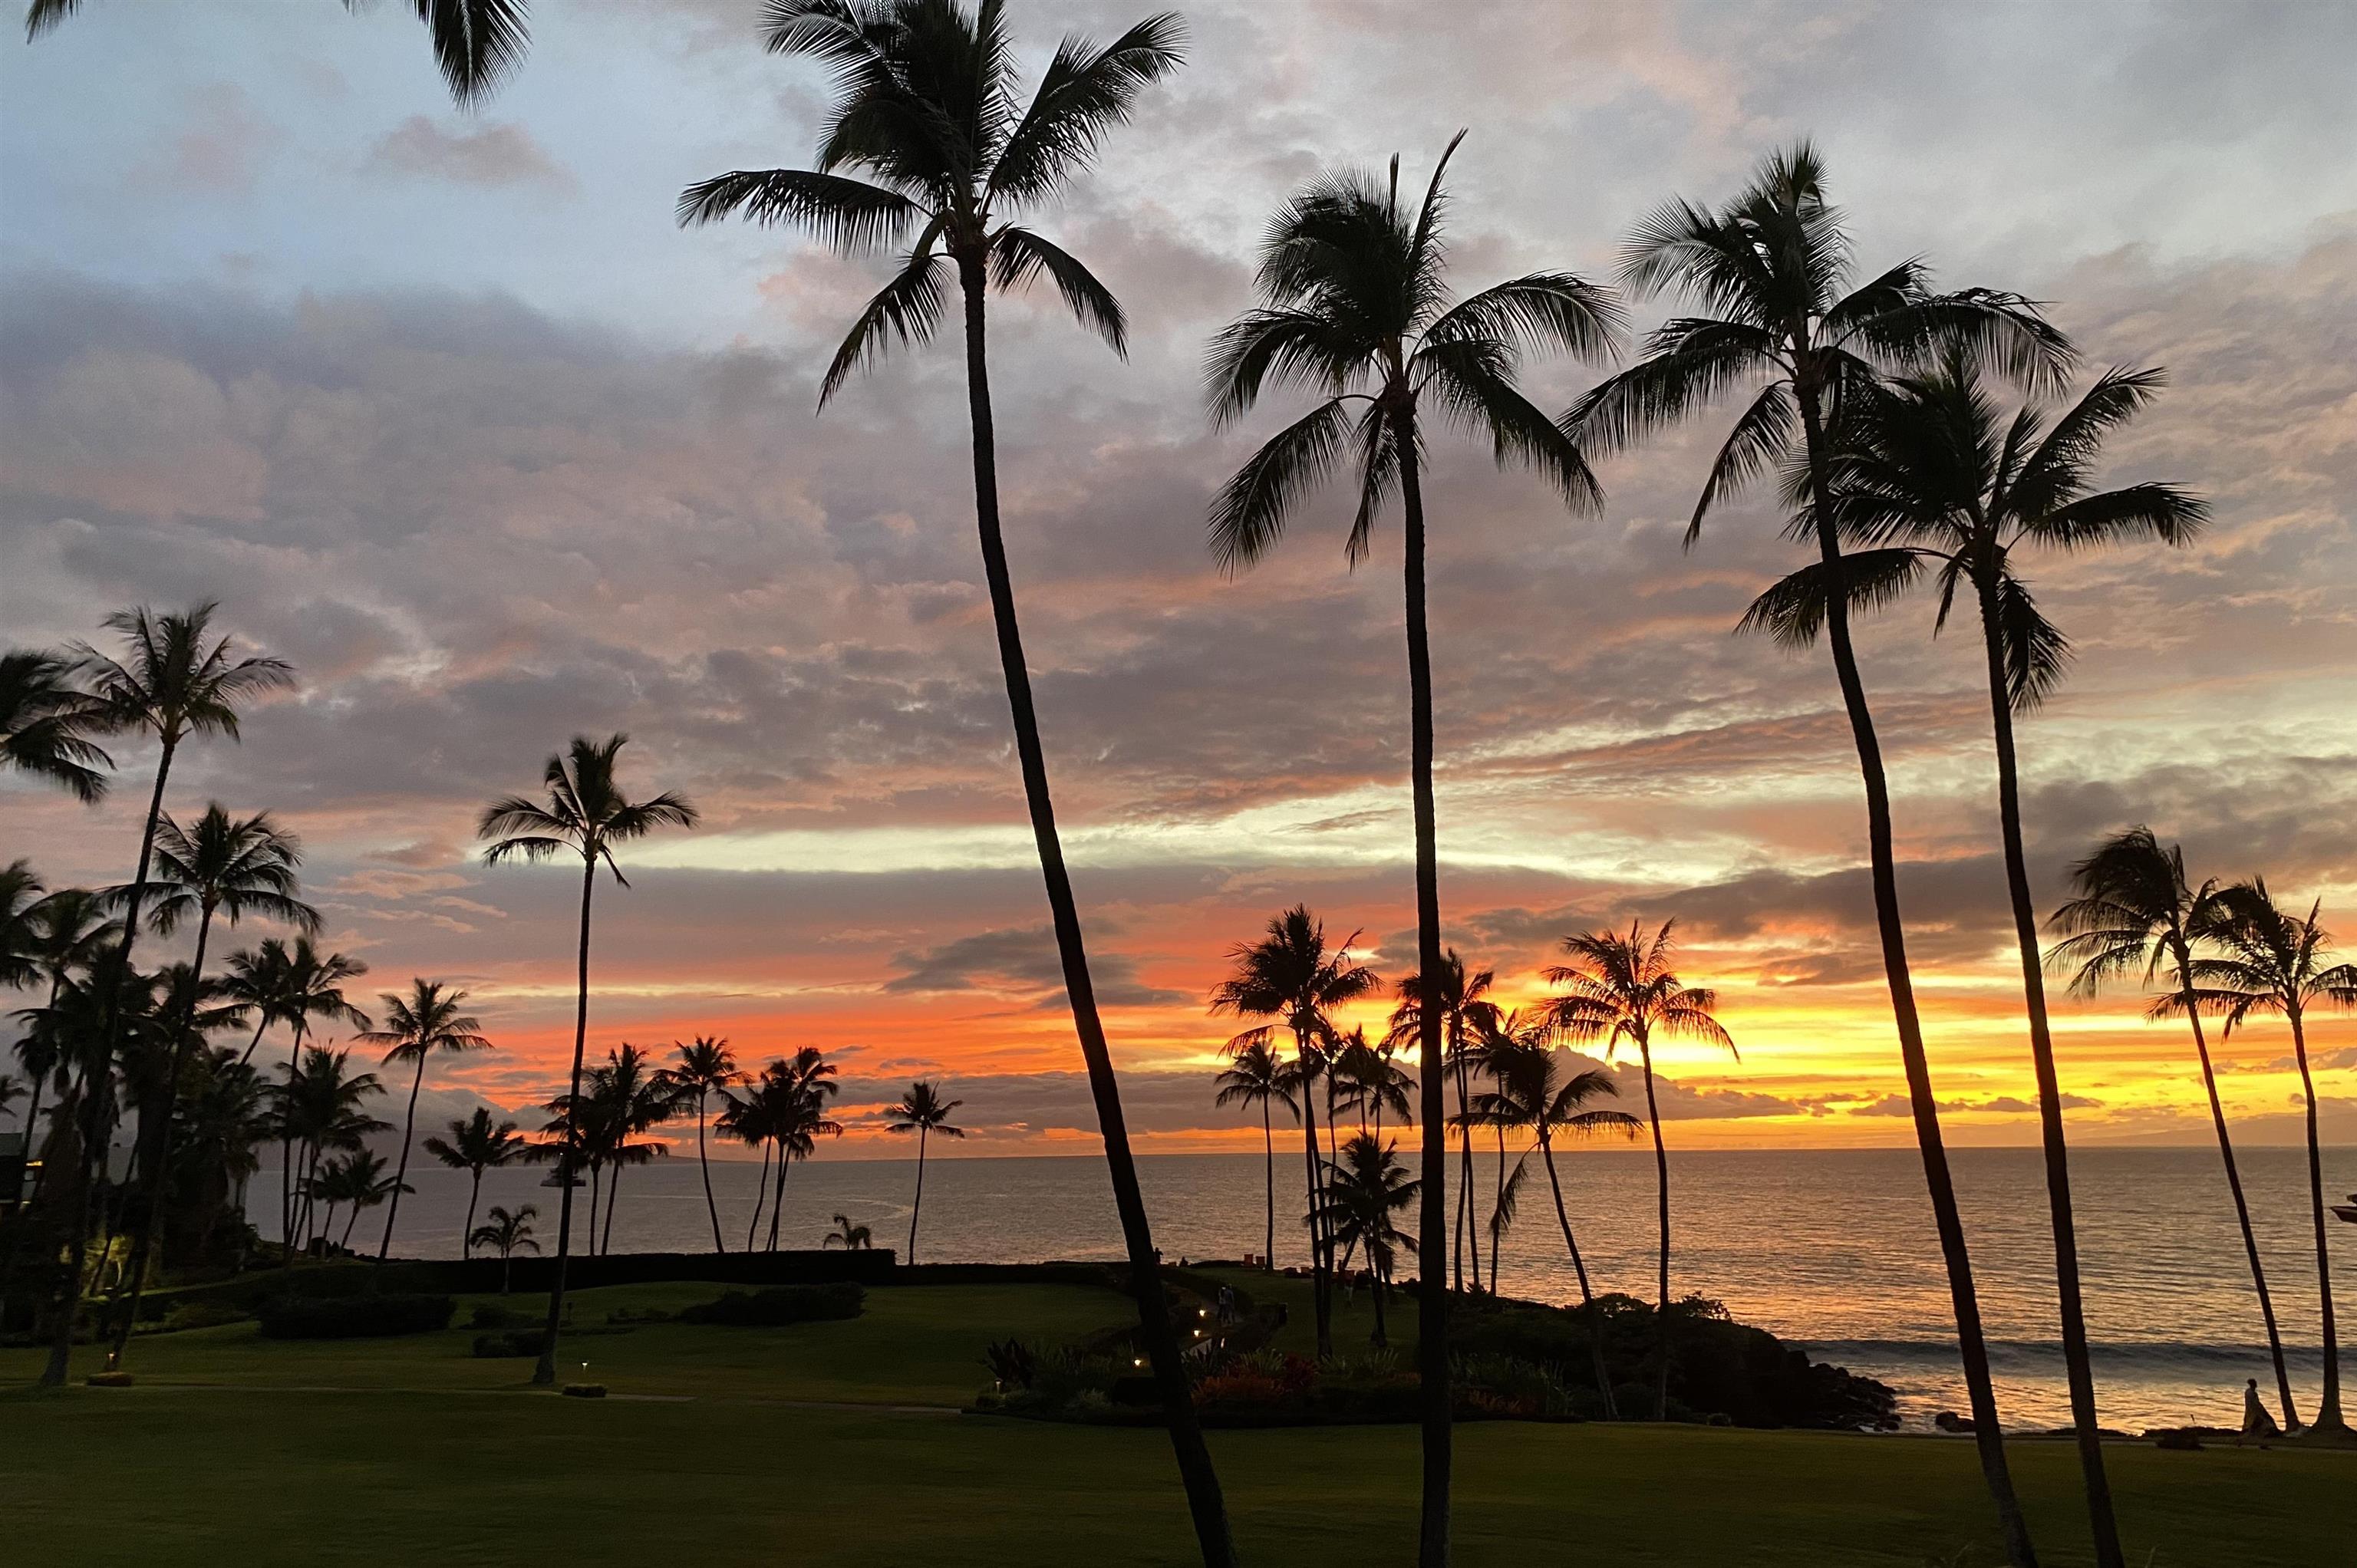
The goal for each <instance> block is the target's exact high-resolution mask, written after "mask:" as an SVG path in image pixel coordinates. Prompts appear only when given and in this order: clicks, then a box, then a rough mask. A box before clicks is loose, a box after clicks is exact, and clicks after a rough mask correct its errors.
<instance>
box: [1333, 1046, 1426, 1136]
mask: <svg viewBox="0 0 2357 1568" xmlns="http://www.w3.org/2000/svg"><path fill="white" fill-rule="evenodd" d="M1391 1045H1392V1042H1391V1041H1390V1040H1388V1039H1386V1040H1385V1041H1384V1042H1383V1045H1380V1046H1378V1045H1374V1044H1372V1043H1371V1042H1370V1041H1369V1040H1368V1038H1367V1031H1366V1030H1365V1029H1363V1028H1359V1029H1353V1030H1351V1032H1350V1033H1349V1034H1348V1035H1345V1036H1343V1037H1342V1043H1341V1047H1340V1049H1339V1050H1337V1051H1336V1052H1335V1053H1334V1061H1333V1065H1332V1067H1331V1068H1330V1069H1329V1070H1328V1072H1327V1080H1328V1081H1329V1082H1330V1083H1334V1084H1338V1085H1340V1100H1341V1102H1342V1103H1343V1104H1344V1105H1347V1106H1349V1107H1350V1108H1351V1112H1353V1113H1355V1114H1356V1115H1357V1116H1358V1118H1359V1131H1360V1132H1361V1133H1365V1132H1368V1131H1369V1128H1370V1122H1371V1121H1372V1135H1373V1137H1374V1138H1375V1140H1376V1142H1378V1143H1380V1142H1382V1141H1383V1112H1385V1111H1390V1112H1392V1113H1393V1114H1394V1115H1395V1116H1397V1117H1398V1118H1399V1119H1400V1120H1401V1121H1403V1122H1410V1121H1414V1120H1415V1117H1414V1116H1413V1115H1412V1114H1411V1112H1410V1111H1409V1103H1410V1101H1409V1099H1408V1092H1409V1090H1412V1089H1413V1088H1415V1080H1414V1079H1411V1078H1409V1077H1408V1075H1407V1074H1406V1073H1405V1071H1403V1070H1402V1069H1401V1068H1400V1065H1399V1064H1398V1063H1397V1062H1395V1061H1394V1060H1392V1054H1391V1048H1390V1047H1391Z"/></svg>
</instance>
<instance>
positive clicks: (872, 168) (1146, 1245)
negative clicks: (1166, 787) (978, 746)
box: [679, 0, 1235, 1565]
mask: <svg viewBox="0 0 2357 1568" xmlns="http://www.w3.org/2000/svg"><path fill="white" fill-rule="evenodd" d="M764 33H765V36H766V40H767V42H768V44H769V47H770V50H771V52H773V53H778V54H789V55H808V56H813V57H815V58H817V59H821V60H823V61H824V62H826V63H827V64H828V65H830V66H832V67H833V68H834V88H835V93H836V102H835V104H834V113H832V115H831V116H830V117H829V119H828V121H827V130H826V134H825V137H824V140H823V145H821V147H820V149H819V153H818V159H817V161H818V168H817V169H816V170H802V169H783V168H780V169H752V170H737V171H735V172H733V173H729V174H725V175H721V176H718V177H716V178H713V179H708V180H705V181H704V182H703V183H701V184H699V185H695V186H691V187H690V188H688V189H687V190H686V191H685V192H683V194H682V195H681V197H680V203H679V216H680V220H681V222H683V223H687V224H696V223H708V222H712V221H715V220H719V219H723V218H726V217H727V216H729V215H730V214H732V213H737V212H742V213H744V214H746V215H747V216H748V217H750V218H752V219H754V220H757V221H760V222H765V223H778V222H791V223H795V224H798V225H801V226H802V227H804V228H807V229H809V230H810V231H813V233H815V234H816V235H817V236H818V237H819V239H820V240H821V241H822V242H824V243H826V244H827V245H828V246H830V247H831V248H832V249H834V250H835V251H836V252H840V253H844V254H850V255H863V254H868V253H873V252H877V251H879V250H883V249H886V248H888V247H890V246H894V245H897V244H898V243H899V242H900V241H901V240H902V239H903V238H904V237H906V236H907V235H909V233H910V232H911V231H914V234H915V240H914V242H912V243H911V245H910V248H909V252H907V254H906V256H905V257H904V258H902V261H901V264H900V270H899V273H898V274H896V275H895V276H894V277H893V279H892V281H891V282H889V283H888V284H886V285H884V287H883V288H882V289H881V290H879V291H878V292H877V295H876V296H875V297H874V298H873V299H871V300H870V301H869V302H868V304H867V306H866V308H865V309H864V310H862V311H861V312H860V315H859V317H858V319H857V320H856V322H854V323H853V325H852V328H851V330H850V332H849V333H848V334H847V335H846V336H845V338H844V340H843V344H842V346H841V347H840V348H838V349H836V350H835V354H834V360H833V361H832V362H831V363H830V364H829V365H828V367H827V370H826V373H825V375H824V376H823V378H822V380H821V381H820V384H819V403H820V406H821V407H822V408H823V407H824V405H825V403H826V401H827V400H828V398H830V397H831V396H833V395H834V392H836V391H837V390H839V389H840V388H841V387H842V385H843V384H844V382H845V381H846V380H847V379H848V378H849V376H850V375H851V373H852V372H853V371H856V370H858V369H860V368H862V367H864V366H866V365H868V364H871V363H873V362H874V361H875V360H877V358H878V357H880V356H881V355H882V354H883V353H884V352H885V351H886V350H887V349H889V348H890V347H891V346H892V345H893V344H894V343H896V342H897V343H899V344H900V345H903V346H909V345H915V344H921V343H923V342H926V341H928V340H929V339H931V337H932V336H933V333H934V331H935V330H936V329H937V328H939V327H940V325H941V322H942V315H943V312H944V310H945V309H946V307H947V306H948V304H949V297H950V280H951V276H952V274H954V276H955V280H956V285H957V289H958V293H959V295H960V296H961V301H962V304H963V318H964V329H965V331H964V337H965V370H966V400H967V410H968V414H967V417H968V421H969V423H970V424H971V426H972V432H973V439H974V522H975V527H976V531H977V532H978V533H979V535H980V542H981V547H982V560H983V573H984V576H985V580H986V582H987V584H988V586H989V591H990V606H991V617H992V621H993V624H994V626H995V628H996V632H997V637H998V654H999V665H1000V668H1001V670H1002V671H1003V673H1004V676H1005V679H1006V698H1007V705H1008V707H1009V709H1010V710H1011V716H1012V718H1013V720H1014V728H1015V749H1016V756H1017V761H1018V763H1019V765H1020V768H1021V771H1022V775H1023V793H1024V799H1025V801H1026V803H1027V805H1028V809H1029V813H1030V818H1031V831H1032V836H1033V837H1034V839H1035V840H1036V841H1037V842H1038V845H1039V869H1040V874H1041V876H1042V878H1043V879H1044V881H1045V883H1046V886H1047V894H1048V904H1049V911H1050V914H1051V917H1052V921H1053V925H1054V929H1055V933H1056V947H1057V952H1058V955H1059V957H1060V961H1061V965H1062V969H1063V974H1064V991H1065V994H1066V996H1067V998H1068V999H1069V1001H1070V1003H1071V1009H1072V1022H1073V1027H1074V1032H1075V1033H1076V1034H1077V1035H1078V1036H1079V1039H1080V1047H1081V1055H1082V1058H1083V1060H1084V1061H1085V1062H1086V1064H1087V1067H1088V1073H1089V1088H1090V1092H1091V1095H1092V1098H1093V1099H1094V1101H1095V1104H1096V1112H1097V1124H1098V1127H1099V1129H1100V1130H1101V1131H1102V1133H1103V1137H1104V1142H1105V1159H1106V1164H1107V1165H1108V1166H1109V1167H1110V1174H1111V1176H1112V1180H1113V1189H1114V1206H1115V1208H1117V1209H1118V1210H1119V1212H1120V1216H1121V1225H1122V1234H1123V1238H1124V1240H1125V1244H1126V1248H1127V1251H1128V1253H1129V1262H1130V1275H1131V1280H1132V1283H1133V1286H1134V1288H1135V1293H1136V1296H1137V1311H1138V1326H1139V1331H1140V1333H1141V1335H1142V1336H1143V1337H1144V1339H1145V1343H1146V1348H1147V1351H1148V1357H1149V1359H1150V1360H1151V1361H1152V1363H1153V1368H1154V1376H1155V1380H1156V1385H1157V1391H1158V1392H1159V1394H1160V1397H1161V1401H1162V1407H1163V1409H1164V1411H1165V1412H1167V1413H1168V1427H1169V1432H1170V1440H1171V1444H1172V1447H1173V1449H1174V1451H1175V1452H1176V1454H1177V1455H1178V1460H1179V1475H1180V1478H1181V1480H1182V1482H1183V1483H1184V1485H1185V1487H1186V1492H1187V1500H1188V1507H1189V1511H1190V1513H1191V1515H1192V1517H1193V1520H1194V1525H1195V1532H1196V1535H1197V1536H1198V1538H1199V1539H1200V1544H1201V1547H1202V1552H1203V1557H1204V1561H1205V1562H1206V1563H1209V1564H1219V1565H1224V1564H1226V1563H1231V1562H1232V1561H1233V1560H1234V1556H1235V1549H1234V1546H1233V1544H1232V1542H1231V1541H1230V1539H1229V1535H1228V1526H1227V1511H1226V1506H1225V1504H1224V1503H1223V1502H1222V1500H1221V1497H1220V1487H1219V1478H1218V1476H1217V1474H1216V1472H1215V1471H1214V1470H1213V1468H1212V1466H1211V1453H1210V1450H1209V1449H1207V1448H1206V1447H1205V1446H1204V1444H1203V1441H1202V1437H1201V1434H1200V1430H1199V1427H1198V1423H1197V1422H1196V1419H1195V1414H1194V1406H1193V1402H1192V1400H1191V1398H1190V1396H1189V1392H1188V1387H1187V1375H1186V1370H1185V1369H1184V1368H1183V1367H1182V1366H1181V1365H1180V1364H1179V1343H1178V1337H1177V1335H1176V1334H1175V1332H1174V1331H1173V1330H1172V1328H1171V1326H1170V1323H1169V1315H1168V1312H1167V1311H1166V1310H1165V1307H1164V1304H1163V1299H1162V1287H1161V1284H1160V1282H1159V1276H1158V1273H1157V1263H1156V1262H1155V1250H1154V1239H1153V1232H1152V1229H1151V1227H1150V1225H1149V1224H1148V1222H1147V1219H1146V1200H1145V1197H1144V1195H1143V1193H1142V1192H1141V1190H1140V1189H1139V1187H1138V1183H1137V1168H1136V1162H1135V1159H1134V1158H1133V1157H1132V1155H1131V1153H1130V1148H1129V1133H1128V1127H1127V1124H1126V1122H1125V1121H1124V1119H1123V1116H1122V1109H1121V1091H1120V1084H1119V1080H1118V1079H1117V1078H1116V1077H1115V1075H1114V1066H1113V1056H1112V1052H1111V1050H1110V1049H1109V1048H1108V1047H1107V1046H1106V1044H1105V1037H1104V1026H1103V1020H1102V1019H1101V1018H1100V1017H1099V1015H1098V1012H1097V1002H1096V992H1095V989H1094V987H1093V985H1092V983H1091V981H1090V977H1089V969H1088V952H1087V948H1086V944H1085V942H1084V941H1083V940H1082V932H1081V920H1080V911H1079V906H1078V904H1077V903H1076V901H1075V900H1074V898H1073V896H1072V886H1071V874H1070V873H1069V871H1067V869H1066V867H1065V865H1064V852H1063V844H1062V841H1061V839H1060V837H1059V836H1058V833H1057V830H1056V814H1055V803H1054V798H1053V796H1052V794H1051V793H1050V791H1049V783H1048V763H1047V755H1046V751H1045V748H1044V747H1043V746H1042V744H1041V741H1040V736H1039V714H1038V711H1037V709H1036V707H1035V706H1034V703H1033V701H1032V693H1031V676H1030V671H1029V669H1028V666H1027V664H1026V663H1025V661H1024V655H1023V636H1022V628H1021V626H1020V624H1019V622H1018V619H1017V614H1016V605H1015V585H1014V577H1013V575H1012V573H1011V572H1010V571H1009V569H1008V565H1007V560H1006V540H1005V538H1004V536H1003V534H1002V532H1001V530H1000V526H999V505H998V452H997V437H996V427H995V424H994V423H993V413H992V408H991V398H990V357H989V349H988V341H987V327H988V311H987V299H988V295H989V294H990V292H991V290H992V289H993V288H996V289H997V290H999V291H1000V292H1002V293H1005V292H1008V291H1013V290H1020V289H1023V288H1026V287H1028V285H1030V284H1031V283H1033V282H1034V281H1035V280H1037V279H1038V278H1039V276H1040V275H1041V274H1046V276H1047V277H1048V279H1049V281H1050V282H1052V283H1053V284H1054V285H1055V286H1056V289H1057V292H1058V293H1059V294H1060V295H1061V296H1062V298H1063V301H1064V303H1065V305H1066V306H1069V307H1070V308H1071V311H1072V313H1073V314H1074V315H1075V316H1076V317H1078V318H1079V319H1080V321H1081V322H1082V324H1083V325H1084V326H1086V327H1088V328H1090V329H1092V330H1093V331H1095V332H1097V333H1098V334H1099V335H1100V336H1102V337H1103V338H1105V340H1106V341H1107V342H1108V343H1109V344H1111V345H1112V347H1113V348H1114V350H1115V351H1116V352H1121V351H1123V349H1124V345H1125V340H1126V336H1127V331H1128V328H1127V323H1126V320H1125V317H1124V316H1123V313H1122V308H1121V304H1120V302H1119V301H1118V300H1116V299H1115V298H1114V296H1113V294H1112V292H1111V291H1110V290H1108V289H1107V288H1106V287H1105V286H1104V285H1103V284H1102V283H1100V282H1099V281H1098V280H1097V278H1096V277H1095V275H1094V274H1092V273H1091V272H1090V271H1089V270H1088V268H1087V267H1086V266H1084V265H1083V264H1082V263H1081V261H1080V260H1079V258H1077V257H1075V256H1073V255H1072V254H1071V252H1068V251H1065V250H1064V249H1062V248H1061V247H1060V246H1058V245H1056V244H1054V243H1053V242H1049V240H1047V239H1046V238H1044V237H1043V236H1041V235H1040V234H1039V233H1037V232H1035V231H1032V230H1030V229H1028V228H1026V227H1024V226H1023V225H1022V224H1020V223H1017V222H1016V221H1014V220H1013V218H1014V215H1015V214H1017V212H1019V211H1020V210H1021V209H1025V208H1033V207H1039V206H1041V205H1044V204H1045V203H1047V202H1049V201H1051V200H1053V199H1056V198H1057V197H1059V196H1060V195H1061V194H1063V193H1064V192H1065V191H1066V190H1067V189H1068V188H1070V187H1071V184H1072V183H1073V181H1074V180H1076V179H1077V178H1078V177H1079V176H1080V175H1081V174H1082V171H1083V170H1084V169H1086V167H1087V166H1088V165H1089V163H1090V162H1091V160H1092V157H1093V156H1094V155H1095V152H1096V149H1097V145H1098V143H1099V142H1100V141H1101V139H1102V138H1103V136H1104V135H1105V134H1107V133H1109V132H1110V131H1112V130H1113V129H1114V128H1115V127H1117V126H1119V125H1120V124H1123V123H1124V122H1125V121H1126V120H1127V119H1128V118H1129V113H1130V109H1131V106H1132V105H1133V104H1134V103H1135V101H1136V99H1137V96H1138V94H1139V93H1140V92H1141V91H1143V90H1144V89H1145V88H1146V86H1148V85H1149V84H1150V83H1152V82H1154V81H1158V80H1159V79H1161V78H1162V77H1164V76H1166V75H1168V73H1169V72H1171V71H1172V70H1176V69H1177V67H1178V65H1179V59H1180V44H1181V40H1182V34H1183V29H1182V27H1181V25H1180V23H1179V18H1178V17H1176V16H1152V17H1148V18H1147V19H1146V20H1145V21H1143V22H1140V23H1138V24H1137V25H1136V26H1135V27H1131V28H1130V29H1129V30H1128V31H1126V32H1125V33H1123V34H1122V35H1121V37H1119V38H1115V39H1114V41H1113V42H1112V43H1110V44H1108V45H1106V46H1104V47H1103V48H1098V47H1096V46H1095V45H1094V44H1092V43H1091V42H1090V41H1088V40H1086V39H1083V38H1066V39H1065V40H1064V41H1063V42H1062V43H1061V44H1060V45H1059V46H1058V48H1057V49H1056V52H1055V54H1054V56H1053V57H1052V58H1051V59H1049V63H1048V66H1047V69H1046V70H1045V71H1044V72H1043V73H1042V75H1041V77H1040V80H1039V88H1038V91H1036V92H1035V93H1034V95H1033V96H1032V98H1031V101H1030V103H1029V106H1028V108H1023V109H1019V110H1018V108H1017V104H1019V103H1021V102H1022V99H1021V97H1020V95H1019V92H1018V89H1017V81H1016V77H1015V69H1016V64H1015V61H1016V56H1015V49H1014V47H1013V42H1012V40H1011V39H1010V38H1008V36H1007V32H1006V17H1005V11H1004V8H1003V6H1002V5H999V4H998V3H997V0H985V4H984V5H982V6H981V8H980V10H979V11H978V12H974V13H969V12H967V11H966V10H965V9H964V8H963V6H961V5H958V4H957V3H956V0H774V3H773V4H772V5H770V7H769V9H768V11H767V13H766V14H765V17H764ZM842 169H853V170H857V171H858V172H859V173H860V174H863V175H865V176H866V178H864V179H862V178H855V177H851V176H849V175H845V174H841V173H837V172H835V171H837V170H842Z"/></svg>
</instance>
